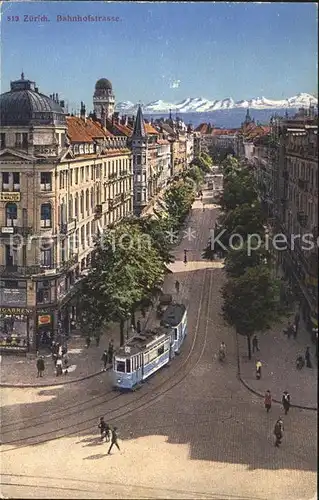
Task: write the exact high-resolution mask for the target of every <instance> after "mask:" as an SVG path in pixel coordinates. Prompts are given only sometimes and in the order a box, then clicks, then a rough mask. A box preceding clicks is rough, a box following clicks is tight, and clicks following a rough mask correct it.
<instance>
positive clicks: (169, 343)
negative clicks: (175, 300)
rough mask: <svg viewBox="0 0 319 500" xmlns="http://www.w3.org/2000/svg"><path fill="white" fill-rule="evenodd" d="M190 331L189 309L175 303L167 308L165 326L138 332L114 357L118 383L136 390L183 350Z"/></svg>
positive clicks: (116, 383) (115, 381) (119, 386)
mask: <svg viewBox="0 0 319 500" xmlns="http://www.w3.org/2000/svg"><path fill="white" fill-rule="evenodd" d="M186 333H187V310H186V307H185V306H184V305H183V304H171V305H169V306H168V308H167V309H166V311H165V312H164V315H163V319H162V321H161V326H160V327H157V328H154V329H153V330H146V331H144V332H142V333H141V334H139V335H135V336H134V337H132V338H131V339H130V340H128V342H126V343H125V344H124V346H122V347H120V348H119V349H118V350H117V351H116V352H115V354H114V357H113V382H114V387H115V388H117V389H122V390H133V389H135V388H136V387H138V386H139V385H140V384H141V383H142V382H143V381H144V380H146V379H147V378H148V377H149V376H150V375H152V374H153V373H155V372H156V371H157V370H159V369H160V368H162V367H163V366H165V365H166V364H167V363H169V361H170V360H171V359H172V358H174V356H175V354H177V353H178V352H179V350H180V347H181V344H182V342H183V340H184V338H185V335H186Z"/></svg>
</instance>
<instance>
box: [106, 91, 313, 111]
mask: <svg viewBox="0 0 319 500" xmlns="http://www.w3.org/2000/svg"><path fill="white" fill-rule="evenodd" d="M310 104H312V105H314V106H318V99H317V98H316V97H314V96H312V95H310V94H305V93H300V94H297V95H295V96H293V97H290V98H288V99H282V100H278V101H276V100H271V99H266V97H256V98H253V99H249V100H242V101H236V102H235V101H234V100H233V99H232V98H231V97H227V98H226V99H222V100H221V101H217V100H215V101H211V100H209V99H205V98H204V97H187V98H186V99H184V100H183V101H180V102H178V103H169V102H165V101H162V100H158V101H153V102H149V103H148V104H141V106H142V109H143V111H144V113H169V110H172V112H174V113H175V112H176V111H179V112H180V113H194V112H197V113H204V112H210V111H217V110H227V109H236V108H251V109H280V108H301V107H309V105H310ZM137 107H138V104H134V103H133V102H130V101H123V102H119V103H117V105H116V107H115V109H116V111H119V112H121V113H127V112H133V113H134V112H135V111H136V109H137Z"/></svg>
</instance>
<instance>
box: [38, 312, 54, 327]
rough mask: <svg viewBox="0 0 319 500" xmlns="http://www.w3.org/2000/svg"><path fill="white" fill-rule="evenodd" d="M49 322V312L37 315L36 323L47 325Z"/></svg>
mask: <svg viewBox="0 0 319 500" xmlns="http://www.w3.org/2000/svg"><path fill="white" fill-rule="evenodd" d="M50 323H51V314H41V316H38V325H39V326H41V325H49V324H50Z"/></svg>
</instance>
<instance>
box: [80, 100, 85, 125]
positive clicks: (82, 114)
mask: <svg viewBox="0 0 319 500" xmlns="http://www.w3.org/2000/svg"><path fill="white" fill-rule="evenodd" d="M80 117H81V118H82V120H84V121H85V120H86V112H85V105H84V102H82V101H81V109H80Z"/></svg>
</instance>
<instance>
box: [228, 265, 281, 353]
mask: <svg viewBox="0 0 319 500" xmlns="http://www.w3.org/2000/svg"><path fill="white" fill-rule="evenodd" d="M222 297H223V299H224V304H223V315H224V319H225V320H226V321H227V322H228V323H229V324H230V325H232V326H234V327H235V328H236V331H237V333H238V334H240V335H245V336H246V337H247V344H248V357H249V359H251V342H250V340H251V336H252V335H253V334H254V333H256V332H262V331H265V330H267V329H269V328H270V326H271V324H272V323H274V322H275V321H277V320H278V319H279V318H280V317H281V316H282V314H283V313H284V310H283V309H282V306H281V303H280V280H277V279H274V278H272V276H271V273H270V271H269V269H267V267H266V266H264V265H259V266H256V267H253V268H250V269H247V271H246V272H245V273H244V274H243V275H242V276H239V277H238V278H233V279H230V280H228V281H227V283H226V284H225V285H224V286H223V288H222Z"/></svg>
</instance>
